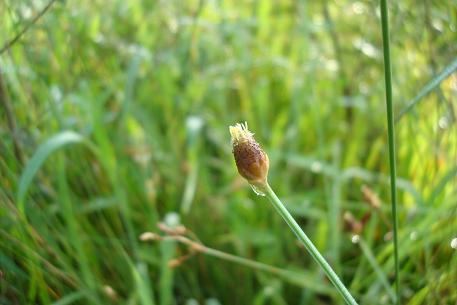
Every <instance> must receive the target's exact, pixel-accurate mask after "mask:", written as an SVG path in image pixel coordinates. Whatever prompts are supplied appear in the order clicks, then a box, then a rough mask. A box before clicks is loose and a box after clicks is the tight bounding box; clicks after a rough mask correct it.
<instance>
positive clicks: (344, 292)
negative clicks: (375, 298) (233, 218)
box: [262, 183, 357, 305]
mask: <svg viewBox="0 0 457 305" xmlns="http://www.w3.org/2000/svg"><path fill="white" fill-rule="evenodd" d="M262 190H263V191H264V192H265V195H266V196H267V197H268V199H270V201H271V203H272V204H273V206H274V207H275V209H276V211H278V213H279V214H280V215H281V216H282V218H283V219H284V220H285V221H286V223H287V224H288V225H289V227H290V228H291V230H292V232H294V234H295V235H296V236H297V238H298V239H299V240H300V241H301V242H302V244H303V245H304V246H305V248H306V250H308V252H309V254H311V256H312V257H313V258H314V260H315V261H316V262H317V263H318V264H319V265H320V266H321V267H322V269H324V271H325V274H327V276H328V278H329V279H330V281H331V282H332V283H333V285H335V287H336V289H337V290H338V292H339V293H340V294H341V296H342V297H343V299H344V300H345V301H346V303H347V304H349V305H357V302H356V301H355V299H354V298H353V297H352V295H351V293H350V292H349V290H348V289H347V288H346V286H344V284H343V282H341V280H340V279H339V277H338V275H337V274H336V273H335V271H333V269H332V267H330V265H329V264H328V263H327V261H326V260H325V258H324V257H323V256H322V255H321V254H320V253H319V250H317V248H316V247H315V246H314V244H313V242H312V241H311V240H310V239H309V238H308V236H306V234H305V232H303V230H302V229H301V228H300V226H299V225H298V223H297V222H296V221H295V219H294V218H293V217H292V215H291V214H290V213H289V211H287V209H286V207H285V206H284V204H283V203H282V202H281V200H280V199H279V198H278V196H276V194H275V192H274V191H273V189H272V188H271V187H270V185H269V184H268V183H266V184H265V186H264V187H263V188H262Z"/></svg>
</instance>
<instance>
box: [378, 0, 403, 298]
mask: <svg viewBox="0 0 457 305" xmlns="http://www.w3.org/2000/svg"><path fill="white" fill-rule="evenodd" d="M381 26H382V48H383V53H384V77H385V82H386V106H387V132H388V137H389V165H390V196H391V200H392V222H393V239H394V240H393V242H394V260H395V291H396V295H397V299H396V302H395V303H396V304H400V279H399V277H400V266H399V262H398V234H397V232H398V217H397V182H396V176H397V175H396V168H395V129H394V119H393V110H392V71H391V63H390V42H389V15H388V9H387V0H381Z"/></svg>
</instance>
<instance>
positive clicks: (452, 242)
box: [451, 237, 457, 249]
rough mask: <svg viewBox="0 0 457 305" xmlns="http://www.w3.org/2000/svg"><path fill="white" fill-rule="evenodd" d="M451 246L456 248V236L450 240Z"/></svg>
mask: <svg viewBox="0 0 457 305" xmlns="http://www.w3.org/2000/svg"><path fill="white" fill-rule="evenodd" d="M451 248H452V249H457V237H456V238H453V239H452V240H451Z"/></svg>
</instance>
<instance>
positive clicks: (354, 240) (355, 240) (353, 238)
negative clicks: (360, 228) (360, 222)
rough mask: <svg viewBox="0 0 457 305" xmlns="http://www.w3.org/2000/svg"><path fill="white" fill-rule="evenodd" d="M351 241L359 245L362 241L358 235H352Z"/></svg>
mask: <svg viewBox="0 0 457 305" xmlns="http://www.w3.org/2000/svg"><path fill="white" fill-rule="evenodd" d="M351 241H352V243H353V244H357V243H359V241H360V236H359V235H357V234H356V235H352V237H351Z"/></svg>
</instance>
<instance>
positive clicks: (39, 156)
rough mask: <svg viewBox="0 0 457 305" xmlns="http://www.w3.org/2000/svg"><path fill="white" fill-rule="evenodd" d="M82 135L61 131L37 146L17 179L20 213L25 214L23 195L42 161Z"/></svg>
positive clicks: (76, 141)
mask: <svg viewBox="0 0 457 305" xmlns="http://www.w3.org/2000/svg"><path fill="white" fill-rule="evenodd" d="M83 140H84V137H83V136H81V135H80V134H78V133H76V132H73V131H62V132H59V133H58V134H56V135H55V136H53V137H51V138H50V139H48V140H47V141H46V142H44V143H43V144H41V145H40V147H38V149H37V151H36V152H35V154H34V155H33V156H32V158H31V159H30V161H29V162H28V163H27V165H26V166H25V169H24V171H23V172H22V175H21V178H20V180H19V187H18V191H17V197H16V198H17V205H18V209H19V211H20V213H21V214H22V215H25V206H24V205H25V202H24V201H25V197H26V195H27V191H28V189H29V187H30V184H31V183H32V180H33V178H34V177H35V175H36V173H37V172H38V170H39V169H40V168H41V166H42V165H43V163H44V161H46V159H47V158H48V157H49V155H50V154H52V153H53V152H54V151H56V150H57V149H59V148H62V147H64V146H66V145H68V144H71V143H79V142H83Z"/></svg>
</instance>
